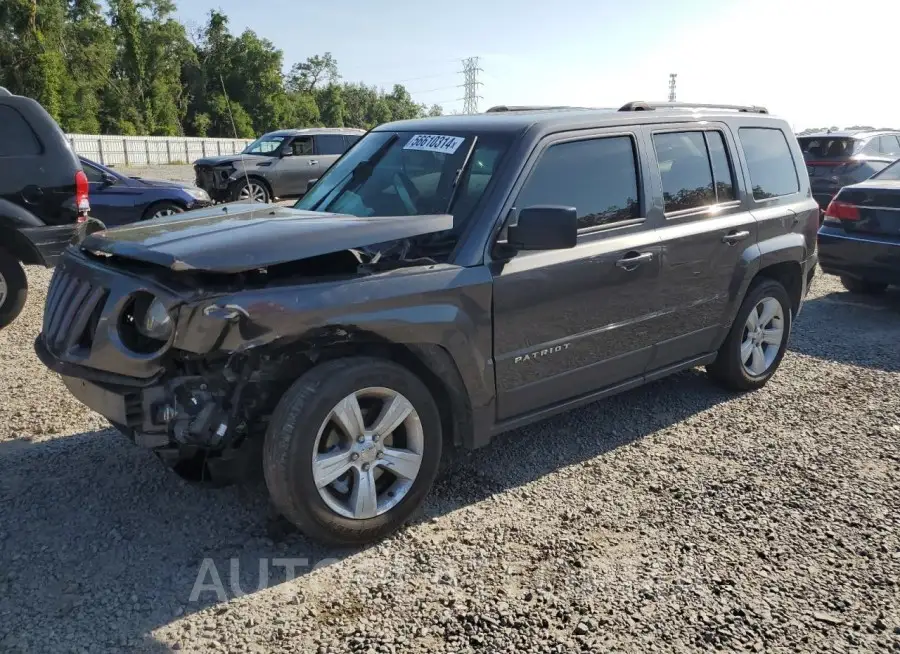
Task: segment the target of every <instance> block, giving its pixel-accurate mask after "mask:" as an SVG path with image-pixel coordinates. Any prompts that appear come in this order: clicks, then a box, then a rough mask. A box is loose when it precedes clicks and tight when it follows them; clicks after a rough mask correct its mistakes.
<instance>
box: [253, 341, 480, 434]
mask: <svg viewBox="0 0 900 654" xmlns="http://www.w3.org/2000/svg"><path fill="white" fill-rule="evenodd" d="M296 354H300V355H301V356H302V357H303V359H304V360H305V361H306V365H305V366H304V367H302V369H301V370H299V374H298V370H297V368H296V367H294V366H296V358H294V356H292V355H296ZM264 356H267V357H268V358H269V360H272V359H280V360H281V361H282V363H281V364H280V365H281V366H283V368H284V369H285V370H287V369H288V367H290V368H289V369H290V373H289V374H290V375H291V376H292V377H293V378H294V379H296V378H298V377H299V376H300V375H301V374H304V373H306V372H308V371H309V370H311V369H312V368H314V367H316V366H318V365H321V364H323V363H325V362H327V361H334V360H336V359H344V358H349V357H356V356H370V357H375V358H379V359H384V360H386V361H393V362H394V363H396V364H399V365H401V366H403V367H404V368H406V369H407V370H409V371H410V372H412V373H413V374H414V375H416V377H418V378H419V379H421V380H422V383H423V384H425V386H426V388H428V390H429V392H430V393H431V395H432V397H433V398H434V400H435V404H437V407H438V411H439V413H440V416H441V427H442V431H443V435H444V442H445V443H446V444H447V445H453V446H456V447H459V446H462V447H471V446H472V444H473V443H474V440H475V428H474V423H473V413H472V405H471V401H470V398H469V394H468V392H467V390H466V386H465V383H464V382H463V378H462V374H461V373H460V371H459V368H458V367H457V365H456V362H455V361H454V360H453V357H452V356H451V354H450V353H449V352H448V351H447V350H446V349H444V348H443V347H442V346H440V345H437V344H423V343H399V342H393V341H389V340H387V339H385V338H383V337H382V336H379V335H378V334H375V333H367V332H359V331H357V332H355V333H354V338H353V340H352V342H349V341H348V342H330V343H319V344H311V343H309V342H305V343H302V344H300V343H288V344H283V345H280V346H277V347H274V348H272V347H270V348H267V351H266V354H265V355H264Z"/></svg>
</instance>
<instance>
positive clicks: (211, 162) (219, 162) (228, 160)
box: [194, 154, 274, 168]
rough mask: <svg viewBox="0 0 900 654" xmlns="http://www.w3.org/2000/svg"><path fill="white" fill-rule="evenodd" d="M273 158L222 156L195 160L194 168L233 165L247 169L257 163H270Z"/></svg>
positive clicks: (251, 155) (249, 155) (247, 155)
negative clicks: (244, 166) (243, 166)
mask: <svg viewBox="0 0 900 654" xmlns="http://www.w3.org/2000/svg"><path fill="white" fill-rule="evenodd" d="M273 160H274V158H273V157H267V156H265V155H259V154H223V155H222V156H221V157H204V158H203V159H197V161H195V162H194V166H213V167H215V166H224V165H225V164H233V165H235V166H240V165H242V162H243V165H246V166H247V167H248V168H249V167H252V166H255V165H256V164H258V163H262V162H265V161H268V162H269V163H271V162H272V161H273Z"/></svg>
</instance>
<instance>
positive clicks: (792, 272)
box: [748, 261, 803, 316]
mask: <svg viewBox="0 0 900 654" xmlns="http://www.w3.org/2000/svg"><path fill="white" fill-rule="evenodd" d="M760 278H765V279H772V280H775V281H776V282H778V283H779V284H781V285H782V286H784V289H785V290H786V291H787V293H788V297H789V298H790V299H791V311H792V313H793V315H794V316H796V315H797V311H798V310H799V309H800V300H801V299H802V296H803V267H802V266H801V265H800V262H799V261H781V262H778V263H773V264H770V265H768V266H766V267H764V268H760V269H759V272H757V273H756V275H754V277H753V280H752V281H751V282H750V286H749V287H748V288H752V286H753V284H754V283H756V282H757V280H759V279H760Z"/></svg>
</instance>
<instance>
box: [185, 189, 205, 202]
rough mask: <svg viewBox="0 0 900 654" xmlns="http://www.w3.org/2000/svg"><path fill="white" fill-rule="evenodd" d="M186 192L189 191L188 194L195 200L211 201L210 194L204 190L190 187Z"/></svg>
mask: <svg viewBox="0 0 900 654" xmlns="http://www.w3.org/2000/svg"><path fill="white" fill-rule="evenodd" d="M184 190H185V191H187V194H188V195H190V196H191V197H192V198H194V199H195V200H209V193H207V192H206V191H204V190H203V189H202V188H196V187H188V188H186V189H184Z"/></svg>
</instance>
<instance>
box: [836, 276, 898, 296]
mask: <svg viewBox="0 0 900 654" xmlns="http://www.w3.org/2000/svg"><path fill="white" fill-rule="evenodd" d="M841 284H843V285H844V288H846V289H847V290H848V291H850V292H851V293H857V294H859V295H878V294H880V293H884V291H885V290H886V289H887V287H888V285H887V284H879V283H878V282H870V281H866V280H865V279H860V278H858V277H848V276H847V275H841Z"/></svg>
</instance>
